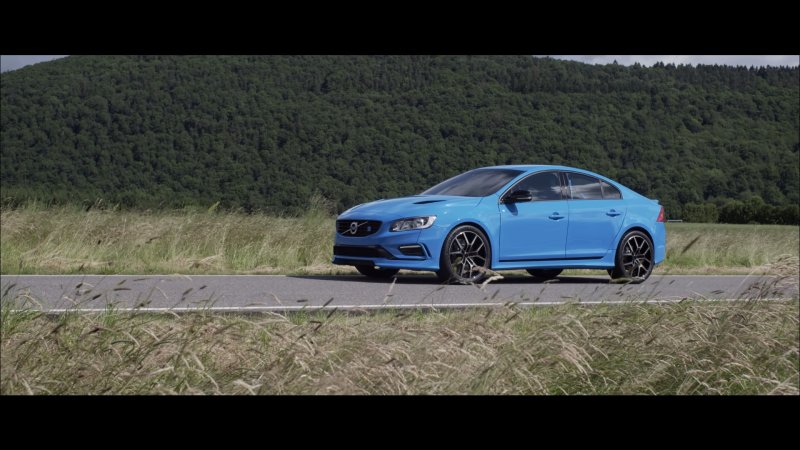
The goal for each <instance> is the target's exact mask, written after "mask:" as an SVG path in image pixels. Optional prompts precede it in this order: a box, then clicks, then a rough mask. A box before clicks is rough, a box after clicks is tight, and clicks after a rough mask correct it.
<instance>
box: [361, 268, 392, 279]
mask: <svg viewBox="0 0 800 450" xmlns="http://www.w3.org/2000/svg"><path fill="white" fill-rule="evenodd" d="M356 270H357V271H359V272H361V274H362V275H366V276H368V277H370V278H391V277H392V276H393V275H395V274H397V272H399V269H378V268H377V267H373V266H356Z"/></svg>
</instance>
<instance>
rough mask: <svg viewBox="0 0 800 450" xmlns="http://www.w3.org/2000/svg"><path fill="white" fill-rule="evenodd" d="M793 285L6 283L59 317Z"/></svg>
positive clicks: (576, 280)
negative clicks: (63, 313) (107, 311)
mask: <svg viewBox="0 0 800 450" xmlns="http://www.w3.org/2000/svg"><path fill="white" fill-rule="evenodd" d="M788 281H789V282H788V283H787V280H786V279H783V280H781V279H776V278H774V277H757V276H727V275H726V276H652V277H650V279H648V280H647V281H645V282H644V283H641V284H627V285H626V284H614V283H610V282H609V279H608V278H607V277H603V276H586V277H578V276H561V277H558V278H557V279H556V280H554V281H552V282H545V283H542V282H538V281H536V280H534V279H533V278H532V277H513V278H506V279H503V280H498V281H494V282H492V283H490V284H488V285H486V286H485V287H483V288H481V287H480V286H477V285H472V286H460V285H447V286H445V285H441V284H439V283H438V282H437V281H436V279H435V278H434V277H432V276H430V277H428V276H420V275H406V276H403V275H401V276H400V277H398V278H397V280H396V282H394V283H393V282H392V281H391V280H388V281H384V280H372V279H368V278H365V277H360V276H269V275H200V276H191V277H190V276H185V275H173V276H167V275H0V287H1V288H2V292H3V294H4V295H3V297H4V298H6V299H8V298H13V299H15V301H16V302H17V304H20V303H25V302H27V305H28V307H33V308H35V309H40V310H47V311H53V312H57V311H60V310H63V309H68V308H69V309H72V308H79V309H83V310H98V309H104V308H106V306H107V305H108V304H113V305H114V306H115V307H117V308H139V309H142V310H144V311H160V310H165V309H172V310H175V311H184V310H187V309H198V308H201V309H202V308H212V309H215V310H234V311H235V310H240V311H258V310H264V311H270V310H277V311H280V310H295V309H304V308H319V307H325V308H339V309H374V308H384V307H427V308H430V307H437V308H439V307H464V306H481V305H502V304H504V303H507V302H514V303H518V304H521V305H550V304H555V303H562V302H570V301H571V302H581V303H606V302H628V301H645V300H646V301H651V302H674V301H680V300H682V299H685V298H696V299H737V298H755V297H760V298H770V299H775V298H789V297H793V296H794V297H796V296H797V295H798V292H797V282H796V281H797V280H796V279H795V280H793V281H794V282H791V281H792V280H788Z"/></svg>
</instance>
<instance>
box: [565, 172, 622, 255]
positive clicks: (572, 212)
mask: <svg viewBox="0 0 800 450" xmlns="http://www.w3.org/2000/svg"><path fill="white" fill-rule="evenodd" d="M564 177H565V182H566V185H567V186H568V187H569V189H568V192H569V195H570V204H569V232H568V234H567V245H566V258H567V259H595V258H602V257H603V256H605V254H606V252H608V250H609V249H610V248H611V246H612V244H613V242H614V237H616V235H617V233H618V232H619V229H620V227H621V226H622V221H623V220H624V219H625V213H626V206H625V203H624V201H623V199H622V196H621V194H620V192H619V190H618V189H617V188H615V187H614V186H612V185H610V184H608V183H606V182H605V181H602V180H600V179H598V178H595V177H592V176H589V175H584V174H579V173H574V172H565V173H564Z"/></svg>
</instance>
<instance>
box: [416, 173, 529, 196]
mask: <svg viewBox="0 0 800 450" xmlns="http://www.w3.org/2000/svg"><path fill="white" fill-rule="evenodd" d="M521 173H522V171H521V170H514V169H477V170H471V171H469V172H467V173H462V174H461V175H456V176H455V177H453V178H450V179H449V180H446V181H443V182H441V183H439V184H437V185H436V186H434V187H432V188H430V189H428V190H427V191H425V192H423V193H422V195H460V196H464V197H486V196H487V195H490V194H494V193H495V192H497V191H498V190H499V189H500V188H501V187H503V186H505V185H506V184H507V183H508V182H509V181H511V180H513V179H514V178H515V177H516V176H517V175H519V174H521Z"/></svg>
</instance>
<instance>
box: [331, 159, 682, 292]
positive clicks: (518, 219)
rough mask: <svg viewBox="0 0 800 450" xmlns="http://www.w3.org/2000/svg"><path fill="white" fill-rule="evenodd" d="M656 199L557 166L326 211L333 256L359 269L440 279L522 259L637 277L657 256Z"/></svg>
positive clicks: (468, 279) (458, 180)
mask: <svg viewBox="0 0 800 450" xmlns="http://www.w3.org/2000/svg"><path fill="white" fill-rule="evenodd" d="M665 253H666V230H665V227H664V207H663V206H661V205H660V204H659V203H658V201H657V200H651V199H648V198H646V197H644V196H642V195H640V194H638V193H636V192H634V191H632V190H631V189H628V188H626V187H625V186H623V185H621V184H619V183H617V182H615V181H613V180H610V179H608V178H606V177H603V176H602V175H598V174H596V173H592V172H589V171H586V170H581V169H575V168H572V167H564V166H540V165H535V166H534V165H530V166H522V165H520V166H495V167H484V168H480V169H475V170H471V171H469V172H465V173H462V174H461V175H457V176H455V177H453V178H450V179H449V180H446V181H444V182H442V183H439V184H437V185H436V186H434V187H432V188H430V189H428V190H426V191H425V192H423V193H421V194H419V195H413V196H410V197H403V198H395V199H389V200H378V201H374V202H370V203H364V204H361V205H357V206H354V207H352V208H350V209H348V210H347V211H345V212H343V213H342V214H341V215H340V216H339V217H338V219H337V220H336V239H335V241H334V247H333V263H334V264H342V265H351V266H355V268H356V269H357V270H358V271H359V272H361V273H362V274H364V275H366V276H369V277H378V278H388V277H391V276H393V275H395V274H396V273H397V271H398V270H400V269H410V270H423V271H433V272H436V274H437V275H438V277H439V279H440V280H441V281H443V282H457V283H463V284H469V283H475V282H478V281H481V280H482V279H484V278H485V277H486V276H487V274H490V273H491V272H490V270H494V271H499V270H515V269H517V270H518V269H526V270H527V271H528V272H529V273H530V274H531V275H533V276H534V277H536V278H539V279H543V280H546V279H551V278H555V277H557V276H558V275H559V274H560V273H561V271H562V270H563V269H567V268H570V269H606V270H608V273H609V275H610V276H611V277H612V278H629V279H631V280H634V281H643V280H645V279H647V277H649V276H650V274H651V273H652V272H653V268H654V267H655V266H656V265H657V264H659V263H661V262H662V261H663V260H664V256H665Z"/></svg>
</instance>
